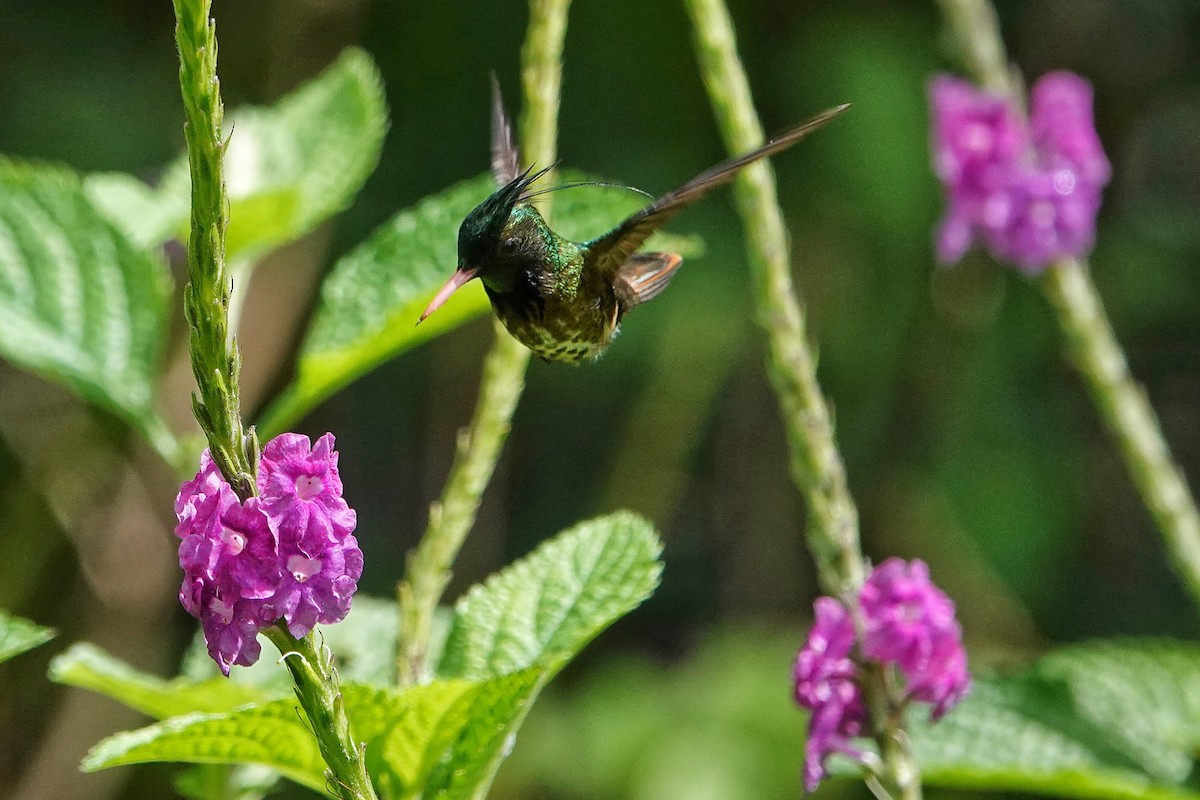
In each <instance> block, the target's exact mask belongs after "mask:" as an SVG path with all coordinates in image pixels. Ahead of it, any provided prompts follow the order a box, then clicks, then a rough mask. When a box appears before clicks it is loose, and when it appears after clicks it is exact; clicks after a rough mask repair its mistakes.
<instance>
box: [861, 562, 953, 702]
mask: <svg viewBox="0 0 1200 800" xmlns="http://www.w3.org/2000/svg"><path fill="white" fill-rule="evenodd" d="M859 602H860V604H861V608H862V613H863V618H864V619H865V621H866V638H865V641H864V642H863V655H865V656H866V657H867V658H869V659H872V660H873V661H878V662H880V663H883V664H895V665H896V667H897V668H898V669H899V670H900V672H901V674H903V675H904V678H905V680H906V681H907V687H908V692H909V695H910V696H911V697H913V698H914V699H917V700H922V701H925V702H929V703H933V704H934V717H935V718H936V717H940V716H941V715H942V714H944V713H946V711H948V710H949V709H950V708H951V707H952V706H953V705H954V704H955V703H957V702H958V701H959V700H961V699H962V698H963V697H964V696H965V695H966V693H967V691H968V689H969V688H970V678H969V676H968V675H967V670H966V663H967V662H966V654H965V653H964V652H963V648H962V634H961V631H960V629H959V626H958V621H957V620H956V619H955V617H954V603H953V602H952V601H951V600H950V598H949V597H947V596H946V594H945V592H943V591H942V590H941V589H938V588H937V587H936V586H934V585H933V583H932V582H931V581H930V580H929V568H928V567H927V566H926V565H925V562H924V561H921V560H920V559H914V560H913V561H911V562H907V563H906V562H904V561H902V560H901V559H898V558H889V559H888V560H887V561H884V562H883V563H882V564H880V565H879V566H877V567H876V568H875V569H874V570H873V571H872V572H871V575H870V576H869V577H868V578H867V582H866V583H865V584H864V585H863V588H862V591H861V592H860V593H859Z"/></svg>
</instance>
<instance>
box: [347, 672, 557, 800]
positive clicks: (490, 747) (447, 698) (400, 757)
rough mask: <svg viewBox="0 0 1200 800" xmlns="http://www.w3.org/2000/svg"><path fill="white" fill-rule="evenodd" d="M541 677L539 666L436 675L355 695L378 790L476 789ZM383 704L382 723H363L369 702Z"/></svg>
mask: <svg viewBox="0 0 1200 800" xmlns="http://www.w3.org/2000/svg"><path fill="white" fill-rule="evenodd" d="M544 676H545V671H544V670H542V669H529V670H524V671H522V672H516V673H513V674H511V675H504V676H500V677H498V678H493V679H491V680H488V681H482V682H471V681H462V680H438V681H434V682H433V683H430V684H428V685H425V686H418V687H415V688H412V689H409V690H407V691H403V692H396V691H395V690H388V691H382V692H378V693H377V694H376V695H375V696H374V697H359V698H356V699H355V703H354V706H353V707H352V708H351V716H352V718H353V720H354V726H355V731H356V734H357V735H358V736H360V737H363V738H367V736H366V735H365V734H362V733H357V732H358V731H359V730H360V729H361V730H365V731H367V732H368V734H372V735H374V737H375V740H374V741H373V742H370V743H369V744H368V746H367V754H368V760H369V764H368V766H369V767H370V769H371V774H372V777H373V778H374V780H375V782H376V783H377V784H378V786H379V787H380V790H381V792H382V793H383V796H384V797H388V798H417V797H421V798H435V797H436V798H451V797H453V798H457V797H472V796H474V794H475V792H476V791H477V789H478V787H479V786H480V785H482V784H483V783H484V782H485V781H487V780H488V779H489V778H490V777H491V775H492V773H493V772H494V771H495V768H496V767H497V766H498V764H499V762H500V759H501V758H502V757H503V754H504V751H505V749H506V747H507V744H508V740H509V737H510V736H511V734H512V732H513V730H514V728H515V726H516V725H517V724H518V723H519V722H520V720H521V719H522V718H523V717H524V714H525V710H526V709H527V708H528V705H529V703H531V702H532V701H533V698H534V696H535V695H536V694H537V691H538V690H539V689H540V688H541V684H542V681H543V680H544ZM364 706H366V708H364ZM381 708H384V709H386V711H385V712H383V714H382V715H381V716H384V717H386V719H381V720H380V722H382V723H383V724H381V725H378V726H373V725H371V724H370V722H367V724H362V720H363V717H364V713H367V712H368V709H369V713H378V710H379V709H381Z"/></svg>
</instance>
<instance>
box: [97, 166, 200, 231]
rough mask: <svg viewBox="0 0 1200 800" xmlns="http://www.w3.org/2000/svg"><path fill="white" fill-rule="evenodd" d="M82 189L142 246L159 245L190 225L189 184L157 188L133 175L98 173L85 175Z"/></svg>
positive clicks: (114, 222) (104, 213)
mask: <svg viewBox="0 0 1200 800" xmlns="http://www.w3.org/2000/svg"><path fill="white" fill-rule="evenodd" d="M184 177H186V175H185V176H184ZM83 189H84V191H85V192H87V196H88V199H89V200H91V201H92V204H93V205H95V206H96V208H97V209H99V211H100V213H101V214H103V215H104V216H105V217H106V218H107V219H108V220H109V221H110V222H112V223H113V224H114V225H116V226H117V227H118V228H120V229H121V230H122V231H124V232H125V235H126V236H128V237H129V238H130V240H131V241H132V242H133V243H134V244H136V245H138V246H140V247H143V248H151V247H155V246H157V245H160V244H162V243H163V242H165V241H166V240H168V239H170V238H171V237H173V236H178V235H180V234H182V232H183V231H184V229H185V227H186V226H187V218H188V208H189V207H190V198H189V196H188V187H187V184H186V183H185V184H181V185H179V186H177V187H172V189H171V190H169V191H155V190H154V189H153V188H151V187H150V186H148V185H147V184H145V183H143V182H142V181H140V180H138V179H137V178H135V177H133V176H132V175H126V174H125V173H123V172H98V173H94V174H91V175H86V176H84V178H83Z"/></svg>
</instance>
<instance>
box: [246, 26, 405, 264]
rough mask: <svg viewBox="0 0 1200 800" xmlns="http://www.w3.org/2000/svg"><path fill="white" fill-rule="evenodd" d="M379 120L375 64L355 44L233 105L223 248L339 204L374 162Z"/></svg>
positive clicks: (264, 240) (382, 111)
mask: <svg viewBox="0 0 1200 800" xmlns="http://www.w3.org/2000/svg"><path fill="white" fill-rule="evenodd" d="M387 125H388V120H387V102H386V100H385V99H384V93H383V83H382V80H381V78H380V76H379V71H378V69H377V68H376V67H375V63H374V62H373V61H372V60H371V57H370V56H369V55H367V53H366V52H365V51H363V50H360V49H358V48H349V49H347V50H346V51H344V52H343V53H342V55H341V57H339V58H338V60H337V61H335V62H334V63H333V64H332V65H330V66H329V67H327V68H326V69H325V70H324V71H323V72H322V73H321V74H320V75H318V76H317V77H316V78H314V79H313V80H312V81H309V82H308V83H306V84H304V85H303V86H301V87H300V88H299V89H297V90H296V91H294V92H292V93H291V94H289V95H287V96H285V97H283V98H282V99H280V100H279V101H278V102H277V103H275V104H274V105H273V106H271V107H270V108H247V109H241V110H238V111H237V112H235V113H234V114H233V115H232V124H231V125H230V142H229V149H228V150H227V151H226V156H225V181H226V184H227V186H228V189H229V198H230V201H229V202H230V207H229V232H228V242H227V245H228V249H229V253H230V256H231V257H232V256H234V255H237V254H239V253H241V252H244V251H247V250H261V249H266V248H269V247H272V246H276V245H279V244H282V243H284V242H288V241H291V240H293V239H296V238H299V237H300V236H301V235H302V234H304V233H306V232H308V231H310V230H312V229H313V228H314V227H315V226H316V225H317V224H318V223H320V222H322V221H324V220H325V219H327V218H329V217H331V216H333V215H334V214H336V213H337V212H339V211H341V210H343V209H344V208H346V206H348V205H349V204H350V201H351V200H352V199H353V197H354V195H355V194H356V193H357V192H358V190H359V189H360V188H362V185H363V183H364V182H365V181H366V179H367V177H368V176H369V175H370V174H371V171H372V170H374V169H375V165H376V164H377V163H378V162H379V154H380V152H381V150H382V148H383V137H384V134H385V133H386V132H387Z"/></svg>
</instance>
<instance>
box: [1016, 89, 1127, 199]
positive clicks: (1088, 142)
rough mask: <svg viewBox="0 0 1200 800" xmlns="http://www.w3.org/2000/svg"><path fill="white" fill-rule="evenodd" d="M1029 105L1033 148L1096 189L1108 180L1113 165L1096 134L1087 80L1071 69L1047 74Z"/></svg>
mask: <svg viewBox="0 0 1200 800" xmlns="http://www.w3.org/2000/svg"><path fill="white" fill-rule="evenodd" d="M1029 107H1030V115H1029V123H1030V127H1031V128H1032V131H1033V142H1034V147H1035V148H1036V149H1037V152H1038V153H1039V154H1040V156H1041V160H1042V161H1043V162H1047V163H1048V164H1049V165H1050V166H1051V167H1053V165H1054V162H1055V161H1061V162H1063V163H1062V166H1064V167H1067V168H1070V169H1072V170H1073V171H1074V173H1075V174H1076V176H1077V177H1078V180H1080V181H1081V182H1083V183H1088V184H1091V185H1092V186H1093V187H1095V188H1097V189H1099V188H1100V187H1101V186H1103V185H1104V184H1106V183H1108V179H1109V178H1110V177H1111V176H1112V167H1111V166H1110V165H1109V163H1108V158H1107V157H1105V155H1104V148H1103V147H1102V146H1101V145H1100V137H1099V136H1097V135H1096V126H1095V122H1094V120H1093V116H1092V87H1091V86H1090V85H1089V84H1088V82H1087V81H1085V80H1084V79H1083V78H1081V77H1079V76H1078V75H1076V74H1074V73H1072V72H1066V71H1058V72H1049V73H1046V74H1045V75H1043V76H1042V77H1041V79H1040V80H1038V82H1037V83H1035V84H1034V85H1033V91H1032V92H1031V96H1030V103H1029Z"/></svg>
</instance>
